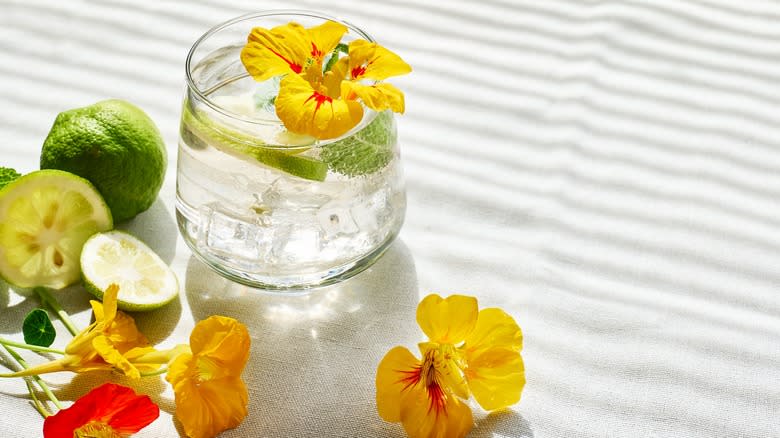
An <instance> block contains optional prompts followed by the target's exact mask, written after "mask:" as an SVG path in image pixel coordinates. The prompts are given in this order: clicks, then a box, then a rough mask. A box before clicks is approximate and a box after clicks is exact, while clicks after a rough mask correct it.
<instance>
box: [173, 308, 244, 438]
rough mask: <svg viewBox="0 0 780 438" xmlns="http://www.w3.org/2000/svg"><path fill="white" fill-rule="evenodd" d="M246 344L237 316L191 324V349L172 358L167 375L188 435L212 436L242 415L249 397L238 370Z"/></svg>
mask: <svg viewBox="0 0 780 438" xmlns="http://www.w3.org/2000/svg"><path fill="white" fill-rule="evenodd" d="M249 347H250V339H249V332H248V331H247V329H246V327H245V326H244V325H243V324H241V323H239V322H238V321H236V320H235V319H232V318H227V317H224V316H211V317H209V318H207V319H205V320H203V321H200V322H199V323H197V324H196V325H195V328H194V329H193V331H192V334H191V335H190V352H185V353H182V354H179V355H178V356H177V357H176V358H175V359H173V361H172V362H171V363H170V366H169V367H168V374H167V375H166V376H165V379H166V380H167V381H168V382H169V383H170V384H171V385H172V386H173V392H174V394H175V397H176V416H177V417H178V418H179V421H181V423H182V426H184V431H185V433H186V434H187V436H189V437H191V438H206V437H213V436H215V435H217V434H218V433H220V432H222V431H223V430H226V429H231V428H233V427H236V426H238V425H239V424H240V423H241V421H243V419H244V417H246V415H247V403H248V400H249V396H248V394H247V389H246V385H245V384H244V382H243V380H241V373H242V371H243V370H244V366H245V365H246V362H247V360H248V359H249Z"/></svg>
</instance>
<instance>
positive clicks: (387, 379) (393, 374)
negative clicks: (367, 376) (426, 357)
mask: <svg viewBox="0 0 780 438" xmlns="http://www.w3.org/2000/svg"><path fill="white" fill-rule="evenodd" d="M419 379H420V361H419V360H418V359H417V358H416V357H414V355H412V353H411V352H410V351H409V350H408V349H406V348H404V347H395V348H393V349H392V350H390V351H388V352H387V354H386V355H385V357H384V358H382V361H381V362H379V367H378V368H377V372H376V407H377V410H378V411H379V416H380V417H382V419H383V420H385V421H389V422H391V423H397V422H399V421H401V396H402V394H403V393H404V392H405V391H409V390H412V388H413V387H414V386H415V385H417V382H418V381H419ZM418 389H419V388H418Z"/></svg>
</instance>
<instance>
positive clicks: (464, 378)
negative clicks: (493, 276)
mask: <svg viewBox="0 0 780 438" xmlns="http://www.w3.org/2000/svg"><path fill="white" fill-rule="evenodd" d="M417 322H418V324H419V325H420V328H422V330H423V332H425V334H426V335H427V336H428V338H429V342H424V343H421V344H419V348H420V352H421V353H422V359H417V358H416V357H415V356H414V355H413V354H412V353H411V352H410V351H409V350H407V349H406V348H404V347H395V348H393V349H392V350H390V351H389V352H388V353H387V354H386V355H385V357H384V358H383V359H382V361H381V362H380V364H379V367H378V369H377V376H376V388H377V392H376V400H377V409H378V411H379V415H380V416H381V417H382V418H383V419H384V420H385V421H389V422H394V423H398V422H400V423H401V424H402V425H403V427H404V429H405V430H406V433H407V435H409V436H410V437H412V438H432V437H447V438H450V437H452V438H459V437H464V436H466V435H467V434H468V433H469V431H470V430H471V428H472V425H473V420H472V415H471V410H470V409H469V407H468V406H466V404H465V403H464V400H466V399H468V398H469V397H470V396H471V395H473V396H474V398H475V399H476V401H477V403H479V404H480V406H482V408H484V409H486V410H495V409H501V408H504V407H507V406H510V405H512V404H515V403H517V402H518V401H520V394H521V392H522V390H523V386H524V385H525V372H524V367H523V359H522V356H521V355H520V350H521V348H522V342H523V335H522V332H521V331H520V327H519V326H518V325H517V323H516V322H515V321H514V319H512V317H511V316H509V315H508V314H506V313H505V312H504V311H503V310H501V309H497V308H488V309H483V310H481V311H478V307H477V300H476V298H473V297H467V296H463V295H452V296H450V297H448V298H446V299H443V298H441V297H440V296H438V295H428V296H427V297H425V299H423V300H422V301H421V302H420V304H419V306H418V307H417Z"/></svg>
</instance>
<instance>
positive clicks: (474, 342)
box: [463, 307, 523, 351]
mask: <svg viewBox="0 0 780 438" xmlns="http://www.w3.org/2000/svg"><path fill="white" fill-rule="evenodd" d="M492 347H503V348H508V349H510V350H515V351H520V349H522V347H523V333H522V331H521V330H520V326H519V325H517V322H515V320H514V318H512V317H511V316H510V315H509V314H507V313H506V312H504V311H503V310H501V309H499V308H496V307H491V308H487V309H482V310H480V311H479V315H477V325H476V326H475V327H474V330H473V331H472V332H471V333H470V334H469V335H468V336H467V337H466V343H465V344H464V345H463V349H464V350H466V351H476V350H481V349H485V348H492Z"/></svg>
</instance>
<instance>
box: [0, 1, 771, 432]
mask: <svg viewBox="0 0 780 438" xmlns="http://www.w3.org/2000/svg"><path fill="white" fill-rule="evenodd" d="M272 8H288V9H289V8H303V9H312V10H319V11H323V12H327V13H330V14H332V15H337V16H340V17H344V18H346V19H348V20H350V21H352V22H354V23H355V24H356V25H358V26H360V27H361V28H364V29H366V30H367V31H368V32H369V33H371V34H372V35H373V36H374V37H375V38H376V39H378V40H379V41H380V42H382V43H384V44H385V45H386V46H388V47H390V48H392V49H393V50H395V51H397V52H398V53H400V54H401V55H402V56H403V57H404V59H406V60H407V61H408V62H409V63H410V64H411V65H412V66H413V67H414V69H415V71H414V73H413V74H411V75H409V76H405V77H400V78H398V79H397V80H394V81H393V83H394V84H396V85H397V86H398V87H399V88H401V89H402V90H404V91H405V92H406V97H407V105H406V106H407V113H406V115H404V116H403V117H400V118H399V133H400V139H401V142H402V151H403V160H404V167H405V171H406V176H407V183H408V196H409V209H408V213H407V217H406V223H405V225H404V229H403V231H402V233H401V236H400V239H399V241H398V242H397V243H396V244H395V245H394V246H393V247H392V248H391V250H390V251H389V252H388V253H387V255H385V256H384V257H383V258H382V259H381V260H380V261H379V262H378V263H377V264H376V265H375V266H374V267H373V268H371V269H370V270H369V271H367V272H365V273H363V274H361V275H359V276H357V277H356V278H354V279H352V280H350V281H348V282H345V283H344V284H342V285H339V286H335V287H330V288H328V289H325V290H322V291H318V292H315V293H313V294H311V295H308V296H304V297H275V296H266V295H256V294H253V293H251V292H249V291H248V290H247V289H245V288H243V287H240V286H237V285H234V284H231V283H229V282H227V281H226V280H223V279H222V278H221V277H218V276H217V275H215V274H213V273H212V272H211V271H209V270H208V269H207V268H206V267H205V266H204V265H203V264H202V263H200V262H198V261H197V260H196V259H194V258H193V257H192V256H191V254H190V251H189V250H188V249H187V247H186V246H185V245H184V243H183V241H182V240H181V238H180V237H178V233H177V228H176V224H175V214H174V193H175V169H176V166H175V158H176V145H177V135H178V125H179V111H180V105H181V99H182V90H183V87H184V59H185V56H186V54H187V51H188V49H189V47H190V45H191V44H192V43H193V42H194V41H195V40H196V39H197V38H198V37H199V36H200V35H201V34H202V33H204V32H205V31H206V30H207V29H208V28H210V27H211V26H212V25H214V24H216V23H218V22H220V21H223V20H226V19H228V18H231V17H233V16H237V15H240V14H243V13H246V12H250V11H253V10H257V9H272ZM778 22H780V4H778V3H777V2H772V1H759V0H756V1H751V2H735V1H729V0H702V1H695V2H694V1H687V2H686V1H677V0H674V1H672V0H668V1H661V0H658V1H652V2H649V1H638V0H637V1H576V0H570V1H560V0H545V1H530V0H529V1H521V0H483V1H479V2H475V1H468V0H448V1H437V2H433V1H431V2H424V1H414V0H388V1H359V0H331V1H329V2H323V1H301V0H297V1H296V0H290V1H284V2H281V1H264V2H251V1H230V0H225V1H217V0H211V1H187V2H177V1H131V0H107V1H78V0H69V1H53V0H46V1H43V0H41V1H27V0H24V1H23V0H19V1H10V0H0V165H6V166H11V167H14V168H16V169H18V170H19V171H21V172H28V171H32V170H34V169H36V168H37V164H38V154H39V151H40V146H41V144H42V142H43V139H44V138H45V136H46V134H47V132H48V130H49V128H50V126H51V123H52V122H53V120H54V117H55V116H56V114H57V113H58V112H60V111H62V110H65V109H69V108H73V107H78V106H84V105H88V104H91V103H93V102H95V101H98V100H102V99H105V98H122V99H126V100H129V101H131V102H134V103H135V104H137V105H138V106H140V107H141V108H143V109H144V110H146V111H147V112H148V113H149V114H150V116H151V117H152V118H153V119H154V120H155V121H156V122H157V124H158V126H159V127H160V129H161V131H162V133H163V136H164V138H165V141H166V143H167V145H168V152H169V156H170V166H169V169H168V174H167V177H166V182H165V185H164V187H163V190H162V192H161V195H160V199H159V200H158V201H157V203H155V204H154V205H153V207H152V208H151V210H150V211H148V212H147V213H144V214H143V215H141V216H139V217H138V218H136V219H135V220H133V221H131V222H130V223H128V224H125V225H123V226H122V228H124V229H128V230H130V231H131V232H133V233H134V234H136V235H137V236H138V237H140V238H141V239H143V240H144V241H146V242H148V243H149V244H150V245H151V246H152V247H153V248H154V249H155V250H156V251H157V252H158V253H159V254H160V256H161V257H162V258H163V259H164V260H166V261H167V262H169V263H171V265H172V266H173V269H174V270H175V271H176V273H177V275H178V276H179V279H180V281H181V285H182V294H181V297H180V299H179V300H178V301H177V302H175V303H173V304H172V305H170V306H168V307H166V308H164V309H162V310H159V311H155V312H152V313H147V314H138V315H137V320H138V324H139V326H140V327H141V329H142V330H143V331H144V332H145V333H147V334H148V335H149V337H150V339H151V340H152V341H153V342H155V343H157V344H158V345H160V346H162V347H170V346H173V345H175V344H178V343H182V342H186V341H187V336H188V334H189V332H190V331H191V329H192V327H193V325H194V322H195V321H197V320H200V319H202V318H205V317H207V316H209V315H212V314H217V313H218V314H224V315H228V316H234V317H236V318H238V319H240V320H242V321H243V322H245V323H246V324H247V325H248V326H249V329H250V331H251V334H252V342H253V344H252V351H251V362H250V364H249V365H248V367H247V369H246V371H245V378H246V381H247V383H248V386H249V393H250V415H249V416H248V418H247V419H246V421H245V422H244V423H243V424H242V425H241V426H240V427H239V428H238V429H235V430H232V431H229V432H226V433H225V434H224V435H223V436H225V437H401V436H403V431H402V428H401V427H400V426H399V425H393V424H387V423H384V422H383V421H382V420H381V419H380V418H379V417H378V416H377V414H376V409H375V405H374V373H375V369H376V365H377V364H378V362H379V360H380V359H381V357H382V355H383V354H384V353H385V352H386V351H387V350H388V349H390V348H391V347H392V346H394V345H405V346H407V347H410V348H413V347H414V345H415V343H416V342H418V341H420V340H422V334H421V333H420V331H419V329H418V328H417V326H416V324H415V322H414V311H415V306H416V303H417V302H418V301H419V299H420V297H421V296H424V295H425V294H427V293H428V292H431V291H433V292H439V293H442V294H448V293H455V292H459V293H468V294H473V295H476V296H478V297H479V299H480V304H481V305H482V306H500V307H502V308H504V309H505V310H507V311H508V312H509V313H511V314H512V315H514V316H515V318H516V319H517V321H518V322H519V323H520V324H521V326H522V327H523V330H524V336H525V347H524V350H523V354H524V359H525V363H526V369H527V380H528V383H527V386H526V388H525V391H524V393H523V399H522V401H521V403H519V404H518V405H516V406H513V407H512V408H511V409H510V410H508V411H504V412H500V413H495V414H492V415H489V416H487V415H486V414H485V413H483V412H481V411H480V410H479V409H478V408H477V409H475V412H476V415H475V420H476V424H475V427H474V430H473V432H472V434H471V436H472V437H513V438H519V437H536V438H541V437H566V438H569V437H632V438H635V437H756V438H758V437H762V438H763V437H778V436H780V422H779V421H778V418H780V365H779V364H780V297H779V296H780V295H779V294H780V290H779V289H780V202H779V201H778V200H780V87H778V83H780V27H778V26H777V23H778ZM60 297H61V299H62V301H63V304H64V307H65V308H66V309H67V310H68V311H69V312H70V313H71V314H73V315H74V319H75V320H76V322H77V323H78V324H80V325H81V326H85V325H86V324H87V323H88V321H89V317H90V312H89V310H88V304H87V299H88V295H87V294H86V292H84V291H83V289H81V288H80V287H72V288H70V289H68V290H66V291H63V292H62V293H60ZM36 305H37V301H36V300H35V299H34V298H31V297H29V296H27V295H26V294H25V292H24V291H15V290H8V288H7V286H5V285H2V284H0V335H2V336H4V337H7V338H11V339H16V340H20V339H21V335H20V333H19V332H20V324H21V321H22V319H23V317H24V315H25V314H26V313H27V312H28V311H29V310H30V309H32V308H33V307H35V306H36ZM57 324H58V328H59V332H60V333H61V337H60V339H58V340H57V341H56V343H55V345H58V346H62V345H64V343H65V342H66V341H67V338H68V337H67V336H65V331H64V330H63V329H62V326H61V325H59V323H57ZM30 360H31V361H32V360H40V359H38V358H35V357H33V356H30ZM0 361H4V363H7V356H4V355H3V354H0ZM71 378H72V375H70V374H57V375H52V376H51V377H49V378H48V379H47V380H49V381H50V382H53V386H55V388H56V392H57V394H58V395H59V396H60V397H61V398H62V399H63V400H65V401H67V402H70V401H72V400H74V399H75V398H77V397H78V396H80V395H82V394H84V393H86V392H87V391H88V390H89V389H91V388H92V387H94V386H96V385H97V384H98V383H99V382H101V381H103V380H104V379H107V378H113V379H115V380H116V381H118V382H120V383H124V384H132V385H134V386H135V387H136V388H137V389H138V390H139V391H142V392H145V393H148V394H150V395H151V396H152V397H153V399H154V400H155V401H156V402H158V403H159V404H160V406H161V409H162V411H163V412H162V415H161V418H160V419H158V420H157V421H156V422H154V423H153V424H152V425H150V426H149V427H148V428H146V429H144V430H143V431H142V432H141V433H139V434H138V436H140V437H173V436H177V435H178V433H179V432H178V430H179V429H177V427H178V425H177V423H176V421H175V420H174V419H173V417H172V415H171V413H172V412H173V409H174V404H173V401H172V398H173V395H172V392H171V391H170V388H169V386H168V385H167V383H166V382H165V381H164V380H163V379H162V378H152V379H147V380H143V381H142V382H140V383H132V382H128V381H127V380H125V379H122V378H117V377H115V376H114V377H112V376H111V374H109V373H105V374H102V373H97V374H90V375H82V376H77V377H75V378H74V379H73V380H72V383H70V384H69V382H71ZM25 397H26V390H25V387H24V385H23V383H22V382H21V381H20V380H18V379H16V380H0V408H1V409H2V415H0V436H2V437H8V438H17V437H20V438H27V437H35V436H40V431H41V424H42V421H41V419H40V417H39V416H38V414H37V413H36V412H35V410H34V409H33V408H32V407H31V406H29V405H28V404H27V403H26V402H25V401H24V398H25Z"/></svg>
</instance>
